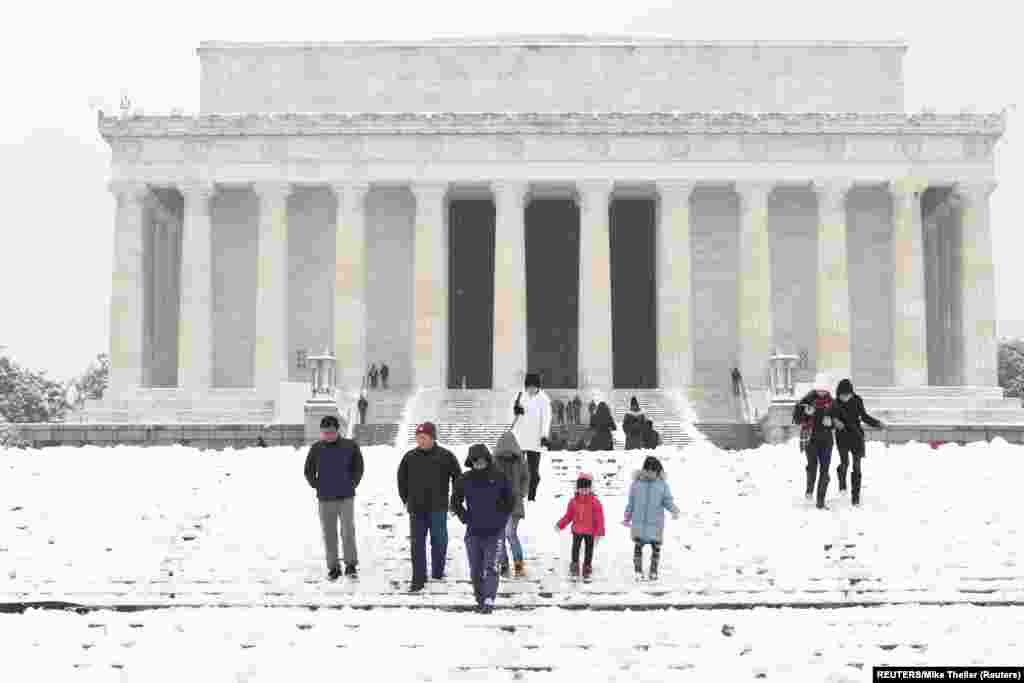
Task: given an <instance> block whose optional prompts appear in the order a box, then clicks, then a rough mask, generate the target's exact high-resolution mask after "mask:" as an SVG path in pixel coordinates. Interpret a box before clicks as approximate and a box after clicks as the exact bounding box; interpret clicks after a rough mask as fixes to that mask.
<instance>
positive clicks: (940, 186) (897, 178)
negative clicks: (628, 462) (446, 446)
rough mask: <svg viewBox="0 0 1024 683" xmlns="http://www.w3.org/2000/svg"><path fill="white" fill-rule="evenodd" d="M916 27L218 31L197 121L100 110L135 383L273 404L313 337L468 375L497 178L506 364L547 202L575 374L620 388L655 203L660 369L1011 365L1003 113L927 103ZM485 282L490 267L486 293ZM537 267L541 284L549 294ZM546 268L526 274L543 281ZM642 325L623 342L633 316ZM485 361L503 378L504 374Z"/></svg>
mask: <svg viewBox="0 0 1024 683" xmlns="http://www.w3.org/2000/svg"><path fill="white" fill-rule="evenodd" d="M906 49H907V46H906V45H904V44H901V43H835V42H830V43H693V42H685V41H675V40H661V39H643V38H634V37H628V36H626V37H622V36H611V37H600V36H598V37H579V36H545V37H516V38H501V39H498V38H494V39H490V38H487V39H485V38H480V39H463V40H434V41H423V42H418V43H408V42H402V43H398V42H394V43H390V42H371V43H335V44H321V43H295V44H292V43H288V44H278V43H259V44H247V43H203V44H202V45H201V46H200V47H199V49H198V55H199V58H200V64H201V73H202V77H201V82H200V92H201V100H200V101H201V105H200V112H199V113H198V114H195V115H140V114H133V113H130V112H125V113H123V114H122V115H120V116H116V115H114V116H111V115H106V114H102V113H101V114H100V117H99V122H98V125H99V131H100V133H101V135H102V136H103V138H104V139H105V140H106V141H107V142H108V143H109V144H110V147H111V150H112V167H111V181H110V189H111V191H112V192H113V193H114V196H115V197H116V200H117V214H116V237H115V258H114V272H113V294H112V303H111V364H112V370H111V390H110V391H111V397H112V398H113V399H114V400H117V399H119V398H122V399H128V398H136V399H137V398H145V397H146V396H147V395H150V394H152V393H154V392H162V393H163V394H164V395H166V394H167V393H168V392H171V393H172V394H173V395H175V396H179V397H183V398H187V399H189V400H193V401H203V400H207V399H209V398H211V397H214V396H216V395H218V393H219V394H220V395H226V396H227V395H234V394H232V393H231V392H241V393H242V394H246V395H248V394H251V395H253V396H256V397H259V398H261V399H265V400H273V401H276V400H279V397H280V396H281V387H282V384H286V383H289V382H301V381H304V380H305V379H306V376H307V375H306V373H307V371H305V370H303V369H302V368H301V367H300V363H297V362H296V360H295V359H296V357H297V354H298V353H300V352H301V351H303V350H308V351H310V352H316V351H319V350H322V349H323V348H331V349H333V350H334V352H335V354H336V355H337V357H338V358H339V380H340V382H341V384H342V386H343V387H344V388H346V389H348V390H350V391H351V390H357V389H358V388H359V386H360V385H361V382H362V378H363V374H364V372H365V369H366V367H367V366H368V365H369V364H370V362H372V361H377V362H379V360H380V359H384V360H386V361H387V362H388V363H389V364H390V365H391V370H392V377H393V378H394V380H395V381H396V382H397V383H400V384H401V383H405V384H408V385H409V386H413V387H445V386H456V385H455V384H454V383H453V378H452V372H451V367H450V364H451V363H452V359H451V358H450V354H449V344H450V338H449V331H450V327H449V326H450V324H451V321H450V320H449V317H450V314H451V312H452V311H453V310H454V309H453V308H452V301H451V297H452V293H451V292H450V291H449V265H450V264H449V254H450V253H452V252H451V245H450V243H449V225H448V223H449V218H450V215H451V213H450V211H451V206H452V204H453V203H457V202H459V201H463V200H465V201H471V200H476V201H490V202H493V216H494V218H493V244H494V251H493V273H492V274H491V276H492V277H493V283H492V285H493V295H492V300H491V303H490V305H491V306H492V313H493V315H492V316H491V320H490V321H489V322H488V323H487V324H489V325H490V326H491V328H492V335H491V337H490V338H491V339H492V343H491V347H492V348H491V349H489V350H488V351H487V353H489V354H490V357H491V358H490V360H491V364H490V368H491V372H490V377H489V380H490V382H489V384H490V387H492V388H494V389H507V388H511V387H514V386H517V385H519V383H520V382H521V377H522V373H523V372H524V371H525V370H526V369H527V365H528V362H529V357H530V356H529V353H530V349H529V348H528V345H529V341H528V340H529V339H530V335H529V333H528V330H529V320H528V317H529V316H528V314H527V312H528V308H529V307H528V301H527V297H528V295H529V296H541V297H543V296H544V292H543V290H542V289H538V287H537V285H536V284H533V285H531V286H529V287H528V286H527V283H526V271H527V259H528V254H527V249H526V248H525V247H524V232H525V230H526V228H525V220H524V214H525V210H526V207H527V206H529V205H530V203H531V202H537V201H544V200H549V199H551V200H555V199H563V200H571V201H572V202H574V203H575V205H576V207H578V215H579V219H578V240H579V247H578V249H579V266H578V284H579V286H578V291H577V292H576V294H575V295H574V296H576V297H578V300H577V302H576V304H574V305H576V306H577V310H578V318H577V319H576V321H575V323H576V325H577V326H578V329H577V334H578V348H577V349H575V350H574V353H576V354H578V355H577V356H576V357H575V358H576V360H577V364H578V376H577V379H576V382H577V384H578V385H579V386H587V387H607V388H610V387H612V385H613V384H614V377H615V372H614V368H615V364H616V363H617V362H620V358H619V357H618V356H617V352H616V350H615V349H614V348H613V338H615V337H614V335H613V333H612V330H613V325H614V317H615V315H616V312H617V311H619V310H620V309H619V308H617V307H613V303H612V299H613V296H612V263H613V260H614V257H613V255H612V253H611V248H610V246H609V245H610V234H611V231H612V226H611V221H610V220H609V213H610V209H611V208H612V207H613V206H614V204H615V203H616V202H622V201H627V200H648V201H650V202H652V203H653V206H654V207H655V211H654V213H653V215H654V217H655V218H654V220H653V225H650V226H646V227H645V228H644V229H649V230H651V231H653V240H654V241H653V243H654V245H655V246H654V250H653V254H652V256H653V262H654V268H653V273H652V274H651V277H652V279H653V298H652V300H651V302H650V303H651V306H652V310H653V316H654V322H655V324H654V325H653V326H652V332H651V334H653V338H652V347H651V348H652V351H653V357H654V364H655V366H656V376H655V377H654V378H652V384H651V386H656V387H659V388H663V389H673V390H685V391H687V392H690V393H691V394H692V395H694V396H695V397H696V396H699V395H701V393H702V392H710V393H713V392H714V391H716V390H717V389H719V388H720V387H722V386H724V385H726V384H727V382H728V373H729V370H730V369H731V368H733V367H737V368H739V369H740V370H741V371H742V373H743V376H744V378H745V380H746V382H747V384H748V386H749V387H750V389H751V391H752V393H753V394H755V395H762V394H763V392H764V391H765V385H766V376H767V372H766V370H767V364H768V359H769V357H770V356H771V355H772V353H773V352H775V351H780V352H787V353H802V354H803V357H804V358H805V359H806V369H807V371H808V372H813V371H814V370H822V371H827V372H829V373H831V374H832V375H833V376H835V377H838V376H846V375H850V376H852V377H854V378H855V381H856V382H857V383H859V384H861V385H869V386H886V387H916V388H919V387H927V386H965V387H989V388H991V387H994V386H996V384H997V381H996V330H995V311H996V307H995V292H994V277H993V262H992V243H991V230H992V228H991V224H990V220H989V197H990V195H991V193H992V191H993V190H994V188H995V174H994V162H993V154H994V150H995V146H996V143H997V141H998V140H999V138H1000V137H1001V135H1002V134H1003V131H1004V128H1005V118H1004V117H1003V116H1002V115H1000V114H955V115H946V114H931V113H923V114H917V115H908V114H906V113H905V112H904V102H903V73H902V59H903V55H904V53H905V51H906ZM490 286H491V284H489V287H490ZM531 287H532V288H531ZM528 290H529V294H528ZM620 338H621V337H620ZM484 384H487V382H486V381H485V382H484Z"/></svg>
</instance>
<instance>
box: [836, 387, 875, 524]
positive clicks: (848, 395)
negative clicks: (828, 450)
mask: <svg viewBox="0 0 1024 683" xmlns="http://www.w3.org/2000/svg"><path fill="white" fill-rule="evenodd" d="M836 398H838V399H839V400H838V401H837V402H836V403H835V406H834V414H835V418H836V449H837V450H838V451H839V468H838V474H839V490H840V491H845V490H846V472H847V470H848V469H849V466H850V454H851V453H853V472H852V474H851V475H850V484H851V488H852V491H851V496H850V500H851V502H852V503H853V504H854V505H860V478H861V471H860V461H861V458H863V457H864V427H863V426H862V425H861V420H863V421H864V422H866V423H867V424H869V425H870V426H872V427H874V428H875V429H885V424H883V423H882V422H881V420H876V419H875V418H873V417H871V416H870V415H868V413H867V411H866V410H864V401H863V400H861V397H860V396H858V395H857V394H855V393H854V391H853V382H851V381H850V380H849V379H844V380H842V381H840V382H839V386H837V387H836Z"/></svg>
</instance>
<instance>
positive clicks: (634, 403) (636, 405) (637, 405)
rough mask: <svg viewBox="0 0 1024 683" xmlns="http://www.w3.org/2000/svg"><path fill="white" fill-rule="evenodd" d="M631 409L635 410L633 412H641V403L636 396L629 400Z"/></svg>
mask: <svg viewBox="0 0 1024 683" xmlns="http://www.w3.org/2000/svg"><path fill="white" fill-rule="evenodd" d="M629 409H630V410H633V411H639V410H640V401H638V400H636V396H634V397H633V398H631V399H629Z"/></svg>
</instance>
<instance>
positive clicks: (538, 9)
mask: <svg viewBox="0 0 1024 683" xmlns="http://www.w3.org/2000/svg"><path fill="white" fill-rule="evenodd" d="M1010 6H1012V3H1008V2H1001V1H1000V0H976V1H975V2H972V3H968V4H958V5H956V6H955V8H954V9H952V10H949V11H946V10H943V9H942V5H941V4H937V3H934V2H925V1H924V0H902V1H896V2H894V1H893V0H887V1H882V0H861V1H860V2H845V3H834V2H821V0H772V1H771V2H756V3H743V2H735V1H734V2H720V3H710V4H709V3H694V2H692V0H691V1H689V2H684V1H682V0H680V1H678V2H672V1H671V0H661V1H660V2H659V1H650V0H633V1H631V2H621V3H602V2H596V1H595V0H590V1H587V2H584V1H580V0H559V1H558V2H551V0H517V2H508V3H500V2H499V3H494V2H488V1H486V0H475V1H473V2H470V1H468V0H433V1H432V2H422V1H421V0H420V1H416V2H389V1H386V0H376V1H374V2H351V1H347V2H345V1H342V2H338V1H337V0H335V1H334V2H304V1H302V0H291V1H290V2H287V3H259V2H252V1H251V0H250V1H249V2H237V1H230V2H228V1H224V0H214V1H207V2H194V1H192V0H179V1H178V2H174V3H163V4H160V3H156V4H152V3H140V2H138V0H135V1H134V2H120V1H119V2H87V3H85V2H78V1H75V2H65V3H60V2H56V3H51V2H44V1H41V0H36V1H34V2H19V3H14V4H13V6H10V7H5V8H4V11H3V23H4V25H5V29H6V30H5V31H4V34H5V35H4V37H3V40H2V41H0V88H3V91H4V98H3V102H2V109H0V187H2V188H3V193H2V202H3V215H4V216H5V219H4V220H3V221H2V222H0V253H2V254H3V259H2V260H0V295H2V297H3V310H2V312H0V347H3V346H7V347H8V349H7V352H8V353H10V354H12V355H13V356H14V357H15V358H16V359H17V360H18V361H19V362H21V363H23V364H26V365H28V366H30V367H33V368H37V369H44V370H47V371H48V372H50V373H51V375H53V376H54V377H56V378H61V379H63V378H65V377H69V376H71V375H73V374H75V373H77V372H79V371H80V370H81V369H83V368H84V367H85V366H86V365H87V364H88V363H89V361H90V360H91V359H92V358H93V357H94V356H95V355H96V354H97V353H99V352H101V351H105V350H106V349H107V347H108V342H107V335H108V327H109V320H108V319H109V313H108V302H109V298H110V281H111V278H110V271H111V263H112V259H113V253H112V248H113V247H112V244H113V243H112V238H113V224H114V223H113V199H112V197H111V196H110V195H109V193H108V192H107V190H106V179H107V174H108V164H109V161H110V154H109V150H108V148H107V147H106V145H105V143H103V141H102V140H101V139H100V137H99V135H98V134H97V132H96V113H95V107H96V106H99V105H101V106H102V107H103V108H104V110H105V111H107V112H110V113H113V112H116V111H117V103H118V100H119V98H120V95H121V94H122V93H127V94H129V95H130V96H131V98H132V101H133V103H134V105H135V106H137V107H140V108H142V109H143V110H144V111H146V112H147V113H166V112H169V111H170V109H171V108H172V107H182V108H184V109H185V111H187V112H193V111H196V110H198V105H199V61H198V58H197V57H196V56H195V48H196V47H197V46H198V44H199V42H200V41H202V40H238V41H241V40H253V41H255V40H368V39H402V38H424V37H433V36H453V35H466V34H495V33H510V32H517V33H553V32H563V33H632V32H635V33H646V34H658V35H670V36H674V37H678V38H684V39H694V40H750V39H756V40H785V39H792V40H839V39H846V40H890V39H902V40H905V41H907V42H908V43H909V45H910V50H909V52H908V53H907V56H906V59H905V61H904V78H905V81H906V105H907V110H908V111H909V112H916V111H920V110H921V108H922V107H933V108H935V109H936V110H937V111H939V112H949V113H956V112H959V111H961V110H962V109H964V108H968V107H969V108H973V109H975V110H976V111H978V112H990V111H992V112H997V111H1000V110H1001V109H1003V108H1004V107H1011V106H1013V105H1015V104H1018V103H1022V99H1024V98H1022V96H1021V95H1022V90H1024V79H1022V78H1021V77H1020V72H1019V69H1020V65H1021V64H1024V49H1022V47H1021V38H1020V35H1019V31H1018V30H1017V28H1018V24H1017V23H1016V22H1015V21H1014V20H1013V19H1012V17H1011V16H1010V15H1009V14H1007V13H1006V9H1007V8H1008V7H1010ZM1014 63H1016V64H1018V66H1017V67H1016V68H1014V67H1012V64H1014ZM1021 126H1024V116H1022V115H1021V113H1020V111H1017V110H1011V112H1010V120H1009V125H1008V133H1007V134H1006V136H1004V138H1003V141H1002V142H1001V143H1000V145H999V146H998V147H997V148H996V149H997V155H998V165H997V174H998V177H999V178H1000V185H999V189H997V190H996V192H995V194H994V195H993V197H992V220H993V229H994V243H995V254H996V279H997V282H996V291H997V297H998V310H999V321H1000V333H1001V334H1004V335H1008V334H1014V335H1015V334H1024V297H1019V298H1018V297H1017V296H1016V294H1018V293H1019V292H1021V291H1022V290H1024V268H1018V267H1017V264H1016V263H1015V258H1014V257H1015V256H1016V252H1017V251H1018V249H1019V248H1020V246H1021V241H1020V238H1019V237H1018V236H1017V235H1016V227H1017V223H1018V218H1017V215H1016V214H1013V213H1011V210H1010V207H1011V206H1012V201H1011V198H1012V197H1013V196H1015V195H1016V194H1017V193H1019V192H1024V184H1022V179H1024V156H1022V155H1024V153H1022V147H1021V145H1020V144H1014V143H1015V138H1016V135H1017V134H1018V133H1017V131H1018V130H1019V128H1020V127H1021ZM853 294H854V296H856V292H854V293H853Z"/></svg>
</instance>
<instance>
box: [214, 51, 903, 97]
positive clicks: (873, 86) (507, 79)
mask: <svg viewBox="0 0 1024 683" xmlns="http://www.w3.org/2000/svg"><path fill="white" fill-rule="evenodd" d="M906 50H907V46H906V44H905V43H902V42H898V41H895V42H866V43H854V42H774V41H760V42H726V43H717V42H709V41H703V42H694V41H684V40H676V39H671V38H638V37H628V36H625V37H624V36H605V37H601V36H581V35H561V36H557V35H556V36H504V37H489V38H473V37H469V38H449V39H440V40H425V41H424V40H420V41H390V42H388V41H374V42H342V43H308V42H298V43H224V42H204V43H201V45H200V47H199V49H198V50H197V51H196V52H197V54H198V56H199V60H200V65H201V85H200V111H202V112H203V113H223V112H303V111H306V112H331V111H421V110H424V109H430V110H435V111H548V112H555V111H588V112H590V111H641V112H642V111H671V110H678V109H684V108H688V109H692V110H698V111H700V110H703V111H715V110H717V111H733V110H738V111H748V112H758V111H870V112H878V111H884V112H902V111H904V101H903V57H904V55H905V53H906Z"/></svg>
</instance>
